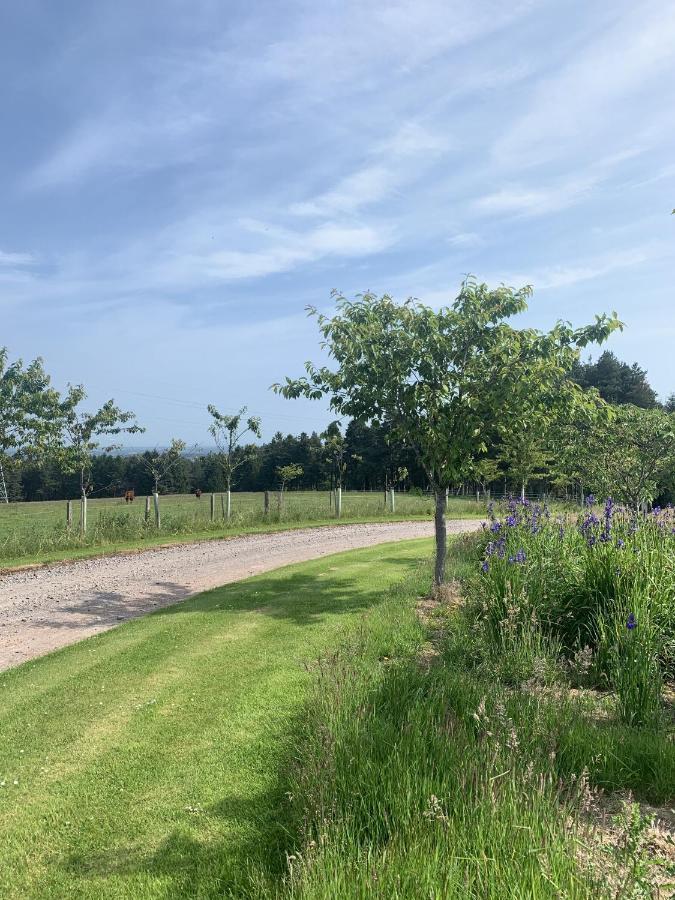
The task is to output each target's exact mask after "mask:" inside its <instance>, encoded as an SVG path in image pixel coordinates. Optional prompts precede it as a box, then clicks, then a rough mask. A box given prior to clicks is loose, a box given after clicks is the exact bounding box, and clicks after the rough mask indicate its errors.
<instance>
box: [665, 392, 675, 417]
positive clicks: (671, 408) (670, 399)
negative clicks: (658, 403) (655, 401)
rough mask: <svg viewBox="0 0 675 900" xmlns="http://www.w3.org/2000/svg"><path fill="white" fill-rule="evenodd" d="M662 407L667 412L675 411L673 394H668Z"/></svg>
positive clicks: (674, 396) (674, 395)
mask: <svg viewBox="0 0 675 900" xmlns="http://www.w3.org/2000/svg"><path fill="white" fill-rule="evenodd" d="M663 408H664V410H665V411H666V412H668V413H675V394H670V395H669V396H668V399H667V400H666V402H665V403H664V404H663Z"/></svg>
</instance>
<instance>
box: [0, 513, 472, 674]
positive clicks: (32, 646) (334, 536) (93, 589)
mask: <svg viewBox="0 0 675 900" xmlns="http://www.w3.org/2000/svg"><path fill="white" fill-rule="evenodd" d="M478 527H479V522H477V521H476V520H452V521H449V522H448V533H453V532H454V533H456V532H461V531H471V530H475V529H476V528H478ZM432 535H433V522H387V523H377V524H370V525H339V526H336V527H332V526H329V527H326V528H305V529H301V530H300V529H299V530H296V531H280V532H276V533H272V534H254V535H243V536H241V537H235V538H230V539H228V540H215V541H202V542H200V543H196V544H182V545H180V546H176V547H166V548H163V549H159V550H147V551H144V552H143V553H133V554H128V555H119V556H109V557H100V558H98V559H85V560H78V561H77V562H71V563H67V564H55V565H51V566H45V567H42V568H38V569H33V570H28V571H23V572H11V573H8V574H5V575H0V670H2V669H8V668H9V667H10V666H14V665H17V664H18V663H21V662H24V661H25V660H27V659H33V658H34V657H36V656H40V655H42V654H43V653H48V652H49V651H50V650H55V649H57V648H58V647H63V646H65V645H66V644H73V643H75V641H79V640H80V639H81V638H85V637H88V636H89V635H92V634H96V633H97V632H99V631H105V630H107V629H108V628H114V627H115V625H119V624H120V622H122V621H124V620H126V619H133V618H136V617H137V616H142V615H144V614H145V613H147V612H150V611H151V610H154V609H159V608H161V607H163V606H169V605H170V604H172V603H178V602H180V601H181V600H184V599H185V598H186V597H189V596H190V595H191V594H196V593H199V592H200V591H205V590H209V589H210V588H214V587H218V586H219V585H222V584H229V583H230V582H232V581H239V580H241V579H242V578H247V577H248V576H249V575H255V574H257V573H258V572H267V571H269V570H270V569H276V568H279V566H285V565H288V564H289V563H297V562H303V561H304V560H308V559H315V558H317V557H320V556H326V555H328V554H330V553H339V552H340V551H342V550H353V549H357V548H358V547H370V546H372V545H373V544H382V543H386V542H387V541H400V540H405V539H406V538H417V537H431V536H432Z"/></svg>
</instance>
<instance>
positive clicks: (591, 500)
mask: <svg viewBox="0 0 675 900" xmlns="http://www.w3.org/2000/svg"><path fill="white" fill-rule="evenodd" d="M594 503H595V497H594V496H593V494H589V495H588V497H586V506H593V505H594Z"/></svg>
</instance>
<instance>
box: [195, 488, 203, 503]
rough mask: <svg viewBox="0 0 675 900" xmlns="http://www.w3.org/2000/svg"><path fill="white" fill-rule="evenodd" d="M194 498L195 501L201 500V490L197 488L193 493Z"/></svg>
mask: <svg viewBox="0 0 675 900" xmlns="http://www.w3.org/2000/svg"><path fill="white" fill-rule="evenodd" d="M195 497H196V498H197V500H201V498H202V489H201V488H197V490H196V491H195Z"/></svg>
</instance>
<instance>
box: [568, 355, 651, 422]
mask: <svg viewBox="0 0 675 900" xmlns="http://www.w3.org/2000/svg"><path fill="white" fill-rule="evenodd" d="M572 377H573V378H574V380H575V381H576V382H577V383H578V384H580V385H581V386H582V387H583V388H595V389H596V390H597V391H598V392H599V394H600V396H601V397H602V399H603V400H606V401H607V403H615V404H624V403H630V404H632V405H633V406H641V407H644V408H645V409H653V408H654V407H655V406H657V402H656V391H655V390H654V389H653V388H652V387H651V386H650V384H649V382H648V381H647V373H646V372H645V370H644V369H641V368H640V366H638V364H637V363H633V365H632V366H629V365H628V363H625V362H621V360H619V359H617V358H616V356H615V355H614V354H613V353H612V352H611V351H610V350H605V352H604V353H602V354H601V355H600V356H599V357H598V359H597V361H596V362H594V363H592V362H587V363H577V365H575V367H574V369H573V371H572Z"/></svg>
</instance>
